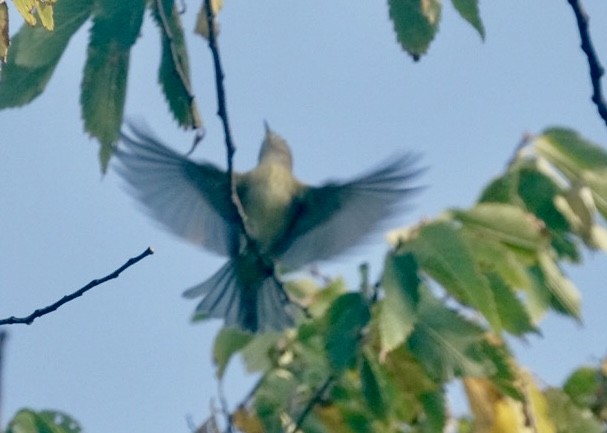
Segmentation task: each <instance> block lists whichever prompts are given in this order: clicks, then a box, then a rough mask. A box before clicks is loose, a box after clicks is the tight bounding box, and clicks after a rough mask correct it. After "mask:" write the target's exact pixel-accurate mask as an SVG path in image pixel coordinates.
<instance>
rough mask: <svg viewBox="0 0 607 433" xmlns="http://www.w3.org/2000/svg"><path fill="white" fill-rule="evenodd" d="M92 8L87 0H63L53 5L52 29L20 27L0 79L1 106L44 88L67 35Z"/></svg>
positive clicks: (23, 100) (21, 101)
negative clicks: (53, 21)
mask: <svg viewBox="0 0 607 433" xmlns="http://www.w3.org/2000/svg"><path fill="white" fill-rule="evenodd" d="M92 8H93V2H91V1H90V0H69V1H67V0H63V1H60V2H59V3H58V4H57V5H56V6H55V7H54V10H55V12H54V14H55V18H56V20H57V23H58V24H57V26H56V27H55V30H53V31H52V32H48V31H46V30H45V29H43V28H40V27H30V26H28V25H23V26H22V27H21V29H19V31H18V32H17V34H16V35H15V36H14V37H13V40H12V45H11V55H10V56H9V58H8V62H7V63H6V65H5V66H4V68H3V74H2V80H0V108H8V107H18V106H21V105H24V104H27V103H29V102H31V101H32V100H33V99H34V98H36V97H37V96H38V95H40V94H41V93H42V92H43V90H44V88H45V87H46V84H47V83H48V81H49V80H50V78H51V76H52V74H53V72H54V70H55V67H56V66H57V63H58V62H59V59H60V58H61V55H62V54H63V52H64V51H65V48H66V47H67V44H68V42H69V40H70V38H71V37H72V36H73V35H74V33H76V31H77V30H78V29H79V28H80V27H81V26H82V24H84V22H85V21H86V20H87V19H88V17H89V16H90V14H91V11H92Z"/></svg>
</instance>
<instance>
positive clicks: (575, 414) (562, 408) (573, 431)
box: [544, 388, 604, 433]
mask: <svg viewBox="0 0 607 433" xmlns="http://www.w3.org/2000/svg"><path fill="white" fill-rule="evenodd" d="M544 395H545V397H546V400H547V402H548V409H549V412H550V418H551V420H552V421H553V423H554V425H555V426H557V433H602V432H603V431H604V430H603V426H602V424H601V423H600V422H599V421H598V420H597V419H596V418H594V416H593V415H592V412H590V410H588V409H582V408H580V407H578V406H576V405H575V404H573V402H572V401H571V399H569V397H568V396H567V394H565V393H564V392H562V391H561V390H559V389H556V388H552V389H549V390H547V391H545V392H544Z"/></svg>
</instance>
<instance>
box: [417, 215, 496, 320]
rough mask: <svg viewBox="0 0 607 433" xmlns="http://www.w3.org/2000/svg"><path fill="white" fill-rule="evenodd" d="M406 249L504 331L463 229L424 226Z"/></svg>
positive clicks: (460, 297) (435, 278) (451, 291)
mask: <svg viewBox="0 0 607 433" xmlns="http://www.w3.org/2000/svg"><path fill="white" fill-rule="evenodd" d="M406 248H407V249H408V250H410V251H412V252H413V254H414V255H415V258H416V260H417V263H418V264H419V266H420V268H421V269H422V270H423V271H424V272H426V273H427V274H428V275H430V276H431V277H432V278H433V279H434V280H436V281H437V282H439V283H440V284H441V285H442V286H443V287H444V288H445V289H446V290H447V291H448V292H449V293H451V294H453V295H454V296H455V297H456V298H457V299H458V300H460V301H461V302H463V303H464V304H466V305H470V306H472V307H474V308H476V309H478V311H480V312H481V313H482V314H483V315H484V316H485V318H486V319H487V320H488V321H489V323H490V324H491V326H492V327H493V328H494V329H496V330H497V331H499V330H500V328H501V324H500V321H499V316H498V314H497V309H496V306H495V300H494V299H493V294H492V293H491V289H490V287H489V284H488V283H487V280H486V279H485V277H484V276H483V275H482V274H481V273H480V272H479V270H478V269H477V268H476V264H475V262H474V259H473V256H472V253H471V252H470V250H469V248H468V245H467V244H466V242H465V240H464V238H463V237H462V235H461V233H460V231H458V230H457V229H456V228H454V227H453V225H452V224H449V223H446V222H438V223H432V224H428V225H426V226H424V227H423V228H422V229H421V230H420V231H419V234H418V236H417V238H416V239H414V240H413V241H411V242H410V243H409V244H407V245H406Z"/></svg>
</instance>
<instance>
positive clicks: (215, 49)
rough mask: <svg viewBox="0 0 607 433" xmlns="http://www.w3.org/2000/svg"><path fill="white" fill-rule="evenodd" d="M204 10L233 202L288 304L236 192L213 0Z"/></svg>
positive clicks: (207, 1)
mask: <svg viewBox="0 0 607 433" xmlns="http://www.w3.org/2000/svg"><path fill="white" fill-rule="evenodd" d="M204 8H205V12H206V17H207V26H208V29H209V38H208V41H209V49H210V50H211V54H212V56H213V67H214V70H215V88H216V91H217V115H218V116H219V118H220V119H221V123H222V125H223V133H224V138H225V144H226V150H227V165H228V168H227V175H228V178H229V181H230V194H231V200H232V203H233V204H234V207H235V208H236V211H237V212H238V216H239V218H238V220H239V221H238V224H239V225H240V229H241V232H242V233H243V235H244V237H245V239H246V241H247V245H248V246H249V247H250V249H251V251H252V252H253V253H254V254H255V255H256V256H257V258H258V259H259V260H261V262H262V263H263V265H264V267H265V268H266V270H267V271H268V272H271V278H272V279H273V280H274V281H275V282H276V284H277V285H278V286H279V287H281V289H282V290H281V295H282V296H283V300H284V301H286V302H291V301H290V300H289V296H288V295H287V293H286V292H285V290H284V287H283V284H282V282H281V281H280V279H279V278H278V276H277V275H276V268H275V266H274V262H272V260H270V259H269V258H267V257H266V256H265V255H264V254H262V252H261V250H260V248H259V246H258V244H257V241H256V240H255V238H253V237H252V236H251V231H250V230H249V228H248V226H247V215H246V213H245V211H244V208H243V206H242V203H241V201H240V197H238V191H237V190H236V182H235V177H234V161H233V160H234V154H235V153H236V146H235V145H234V141H233V139H232V132H231V128H230V120H229V118H228V110H227V102H226V92H225V87H224V85H223V80H224V78H225V74H224V72H223V67H222V65H221V56H220V55H219V45H218V44H217V34H216V33H215V27H216V26H215V14H214V12H213V9H212V6H211V0H204ZM296 305H298V304H296Z"/></svg>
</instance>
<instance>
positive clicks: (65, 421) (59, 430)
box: [6, 409, 82, 433]
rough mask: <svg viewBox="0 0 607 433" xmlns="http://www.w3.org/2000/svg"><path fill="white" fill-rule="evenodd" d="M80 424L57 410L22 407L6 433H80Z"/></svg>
mask: <svg viewBox="0 0 607 433" xmlns="http://www.w3.org/2000/svg"><path fill="white" fill-rule="evenodd" d="M81 431H82V429H81V427H80V424H79V423H78V422H77V421H76V420H74V419H73V418H72V417H70V416H69V415H67V414H65V413H63V412H57V411H48V410H45V411H41V412H34V411H33V410H30V409H22V410H20V411H19V412H17V414H16V415H15V417H14V418H13V419H12V420H11V421H10V422H9V424H8V428H7V430H6V433H80V432H81Z"/></svg>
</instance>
